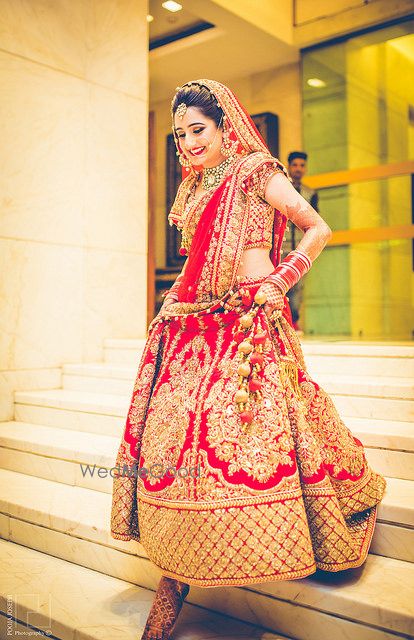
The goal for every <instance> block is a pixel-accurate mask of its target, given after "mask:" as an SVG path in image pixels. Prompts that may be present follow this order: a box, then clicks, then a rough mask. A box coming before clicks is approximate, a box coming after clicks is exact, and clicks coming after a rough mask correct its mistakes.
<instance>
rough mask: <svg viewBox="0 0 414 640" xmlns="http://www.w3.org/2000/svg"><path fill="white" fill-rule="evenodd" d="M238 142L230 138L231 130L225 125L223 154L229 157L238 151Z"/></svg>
mask: <svg viewBox="0 0 414 640" xmlns="http://www.w3.org/2000/svg"><path fill="white" fill-rule="evenodd" d="M238 144H239V143H238V142H237V140H230V132H229V130H228V128H227V127H226V126H225V125H223V142H222V143H221V147H220V152H221V154H222V155H223V156H225V157H226V158H229V157H230V156H232V155H234V154H235V153H236V152H237V147H238Z"/></svg>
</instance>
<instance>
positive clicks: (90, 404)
mask: <svg viewBox="0 0 414 640" xmlns="http://www.w3.org/2000/svg"><path fill="white" fill-rule="evenodd" d="M14 398H15V404H14V407H15V415H14V417H15V420H17V421H19V422H31V423H35V424H43V425H47V426H52V427H59V428H60V429H71V430H72V429H75V430H76V431H86V432H92V433H99V434H103V435H109V436H116V435H119V436H121V435H122V433H123V430H124V425H125V420H126V416H127V413H128V409H129V405H130V402H131V397H128V396H126V395H119V394H108V393H92V392H85V391H77V390H76V391H72V390H68V389H48V390H42V391H16V392H15V394H14Z"/></svg>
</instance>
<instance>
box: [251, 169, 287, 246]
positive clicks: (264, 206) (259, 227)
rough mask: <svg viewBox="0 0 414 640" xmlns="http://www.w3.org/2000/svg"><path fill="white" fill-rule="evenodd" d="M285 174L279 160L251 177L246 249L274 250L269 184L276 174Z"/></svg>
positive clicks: (272, 215) (272, 210)
mask: <svg viewBox="0 0 414 640" xmlns="http://www.w3.org/2000/svg"><path fill="white" fill-rule="evenodd" d="M278 172H280V173H284V171H283V169H282V168H281V167H280V166H279V165H278V164H277V160H275V161H273V162H272V161H269V162H268V163H266V164H263V165H262V166H261V167H259V168H258V169H257V170H256V171H255V172H254V173H253V174H252V175H251V177H250V182H249V188H248V190H247V192H246V201H247V202H246V203H247V206H248V207H249V218H248V220H249V222H248V226H247V232H246V241H245V243H244V248H245V249H249V248H251V247H266V248H268V249H271V248H272V238H273V220H274V215H275V212H274V208H273V207H272V205H270V204H269V203H268V202H266V200H265V192H266V187H267V183H268V181H269V180H270V178H271V177H272V176H273V175H274V174H275V173H278Z"/></svg>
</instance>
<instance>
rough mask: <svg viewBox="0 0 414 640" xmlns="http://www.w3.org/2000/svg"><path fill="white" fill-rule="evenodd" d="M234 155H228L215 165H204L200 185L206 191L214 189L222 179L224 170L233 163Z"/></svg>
mask: <svg viewBox="0 0 414 640" xmlns="http://www.w3.org/2000/svg"><path fill="white" fill-rule="evenodd" d="M234 160H235V156H234V155H233V156H230V157H229V158H226V159H225V160H223V162H221V163H220V164H218V165H217V166H216V167H204V169H203V178H202V181H201V182H202V185H203V189H205V190H206V191H208V190H210V189H215V188H216V187H217V186H218V185H219V184H220V182H221V181H222V179H223V177H224V174H225V172H226V171H227V169H228V168H229V167H230V166H231V165H232V164H233V162H234Z"/></svg>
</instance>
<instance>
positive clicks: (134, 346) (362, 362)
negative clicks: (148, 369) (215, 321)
mask: <svg viewBox="0 0 414 640" xmlns="http://www.w3.org/2000/svg"><path fill="white" fill-rule="evenodd" d="M300 342H301V346H302V351H303V353H304V356H305V358H306V360H307V359H308V357H311V358H312V359H314V361H317V362H318V364H320V365H321V367H322V369H320V370H321V372H323V369H325V370H327V372H333V373H335V372H337V371H338V370H340V371H341V372H342V373H344V374H346V373H350V374H352V373H354V372H355V371H358V372H359V373H360V375H365V374H366V373H370V374H373V375H376V376H379V375H382V374H384V375H386V376H394V375H396V376H413V375H414V345H413V343H412V342H408V341H405V342H404V341H401V342H371V341H365V342H363V341H352V340H333V339H330V338H328V337H327V338H324V339H322V340H316V339H314V338H305V337H303V338H300ZM144 346H145V338H130V339H122V338H107V339H105V340H104V354H105V355H104V357H105V361H106V362H112V363H118V364H130V365H136V364H137V363H138V360H139V358H140V355H141V353H142V351H143V349H144ZM366 360H368V362H366ZM307 361H308V360H307ZM350 363H353V364H350ZM338 365H339V367H338ZM359 366H361V367H362V369H361V371H359ZM326 367H328V369H326ZM342 367H343V368H342ZM364 367H366V368H365V369H364Z"/></svg>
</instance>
